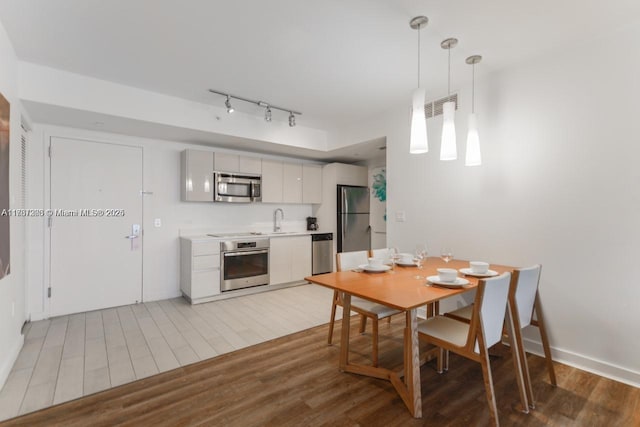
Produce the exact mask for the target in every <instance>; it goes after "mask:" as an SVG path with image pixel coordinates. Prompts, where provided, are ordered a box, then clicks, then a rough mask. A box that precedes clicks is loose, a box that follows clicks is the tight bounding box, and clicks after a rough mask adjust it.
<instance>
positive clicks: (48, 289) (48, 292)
mask: <svg viewBox="0 0 640 427" xmlns="http://www.w3.org/2000/svg"><path fill="white" fill-rule="evenodd" d="M47 298H51V286H49V288H47Z"/></svg>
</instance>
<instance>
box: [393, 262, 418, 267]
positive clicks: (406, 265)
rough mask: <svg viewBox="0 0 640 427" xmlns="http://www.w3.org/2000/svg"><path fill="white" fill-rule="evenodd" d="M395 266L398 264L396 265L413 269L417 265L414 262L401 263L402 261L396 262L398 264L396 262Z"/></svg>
mask: <svg viewBox="0 0 640 427" xmlns="http://www.w3.org/2000/svg"><path fill="white" fill-rule="evenodd" d="M396 264H398V265H402V266H404V267H415V266H416V265H417V264H416V263H415V262H413V261H411V262H402V261H398V262H396Z"/></svg>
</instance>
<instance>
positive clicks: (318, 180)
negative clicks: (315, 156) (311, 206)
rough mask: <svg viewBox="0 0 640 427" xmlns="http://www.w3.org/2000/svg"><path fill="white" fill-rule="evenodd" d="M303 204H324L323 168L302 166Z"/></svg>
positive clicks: (308, 165)
mask: <svg viewBox="0 0 640 427" xmlns="http://www.w3.org/2000/svg"><path fill="white" fill-rule="evenodd" d="M302 203H316V204H319V203H322V166H320V165H310V164H304V165H302Z"/></svg>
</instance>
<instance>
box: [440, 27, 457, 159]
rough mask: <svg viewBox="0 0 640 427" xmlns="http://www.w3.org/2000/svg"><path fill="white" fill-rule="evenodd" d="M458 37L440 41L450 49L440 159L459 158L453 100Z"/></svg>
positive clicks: (444, 47) (444, 46)
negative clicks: (453, 56)
mask: <svg viewBox="0 0 640 427" xmlns="http://www.w3.org/2000/svg"><path fill="white" fill-rule="evenodd" d="M457 44H458V39H455V38H449V39H446V40H443V41H442V43H440V47H442V48H443V49H446V50H448V51H449V66H448V71H447V97H448V100H447V102H445V103H444V104H443V105H442V116H443V119H444V120H443V122H442V141H441V142H440V160H455V159H457V158H458V152H457V149H456V124H455V114H456V104H455V102H452V101H451V49H453V48H454V47H456V45H457Z"/></svg>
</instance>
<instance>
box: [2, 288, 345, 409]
mask: <svg viewBox="0 0 640 427" xmlns="http://www.w3.org/2000/svg"><path fill="white" fill-rule="evenodd" d="M331 298H332V291H331V290H329V289H325V288H322V287H320V286H315V285H303V286H296V287H293V288H286V289H281V290H276V291H271V292H264V293H259V294H254V295H248V296H242V297H238V298H232V299H227V300H222V301H215V302H210V303H206V304H200V305H193V306H192V305H190V304H189V303H187V302H186V301H185V300H184V299H181V298H176V299H171V300H164V301H155V302H149V303H144V304H137V305H129V306H124V307H118V308H111V309H106V310H99V311H92V312H88V313H80V314H74V315H69V316H62V317H57V318H53V319H50V320H42V321H38V322H33V323H31V324H29V325H27V329H26V330H25V343H24V347H23V349H22V351H21V352H20V355H19V356H18V360H17V361H16V363H15V365H14V367H13V370H12V371H11V374H10V375H9V378H8V379H7V382H6V384H5V386H4V388H3V389H2V391H0V420H4V419H7V418H12V417H15V416H17V415H21V414H25V413H27V412H32V411H36V410H38V409H41V408H44V407H47V406H51V405H53V404H57V403H61V402H65V401H68V400H71V399H75V398H78V397H81V396H86V395H89V394H92V393H95V392H98V391H101V390H105V389H108V388H110V387H115V386H118V385H121V384H125V383H128V382H130V381H134V380H137V379H140V378H144V377H148V376H150V375H154V374H157V373H159V372H163V371H168V370H170V369H174V368H177V367H180V366H184V365H188V364H190V363H194V362H198V361H200V360H203V359H207V358H210V357H214V356H217V355H219V354H223V353H228V352H230V351H234V350H238V349H240V348H243V347H247V346H250V345H254V344H257V343H260V342H264V341H267V340H270V339H273V338H277V337H280V336H283V335H288V334H291V333H294V332H298V331H301V330H304V329H307V328H310V327H313V326H317V325H321V324H324V323H327V321H328V320H329V314H330V307H331ZM336 317H337V318H340V317H341V313H340V312H338V315H337V316H336Z"/></svg>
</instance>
